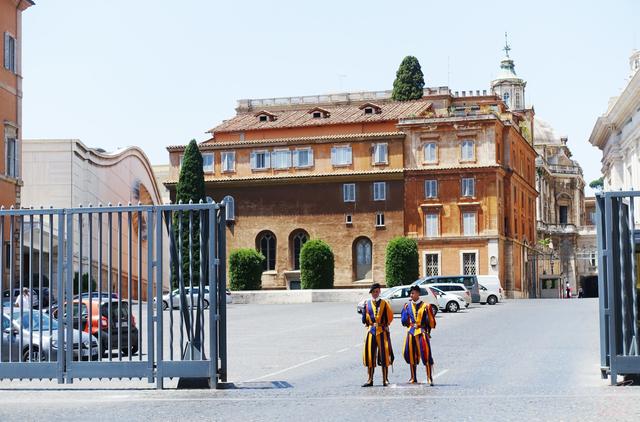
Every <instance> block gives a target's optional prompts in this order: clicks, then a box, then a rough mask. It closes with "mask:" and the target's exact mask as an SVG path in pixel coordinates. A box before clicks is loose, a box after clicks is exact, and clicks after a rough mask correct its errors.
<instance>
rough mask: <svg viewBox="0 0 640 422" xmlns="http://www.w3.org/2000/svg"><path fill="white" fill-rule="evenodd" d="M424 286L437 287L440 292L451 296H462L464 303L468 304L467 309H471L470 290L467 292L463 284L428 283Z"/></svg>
mask: <svg viewBox="0 0 640 422" xmlns="http://www.w3.org/2000/svg"><path fill="white" fill-rule="evenodd" d="M423 286H428V287H437V288H438V289H439V290H441V291H443V292H445V293H449V294H453V295H456V296H460V297H461V298H462V299H464V301H465V302H466V304H467V305H466V306H465V307H466V308H467V307H469V305H470V304H471V292H469V290H467V288H466V287H465V286H464V284H461V283H428V284H423Z"/></svg>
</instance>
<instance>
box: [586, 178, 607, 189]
mask: <svg viewBox="0 0 640 422" xmlns="http://www.w3.org/2000/svg"><path fill="white" fill-rule="evenodd" d="M589 187H590V188H591V189H595V190H602V188H604V177H600V178H599V179H595V180H592V181H591V183H589Z"/></svg>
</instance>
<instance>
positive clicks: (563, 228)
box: [538, 221, 578, 234]
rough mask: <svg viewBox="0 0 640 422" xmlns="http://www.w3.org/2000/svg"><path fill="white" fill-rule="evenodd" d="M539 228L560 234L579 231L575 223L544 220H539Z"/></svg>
mask: <svg viewBox="0 0 640 422" xmlns="http://www.w3.org/2000/svg"><path fill="white" fill-rule="evenodd" d="M538 230H539V231H546V232H550V233H558V234H562V233H577V232H578V228H577V227H576V225H575V224H549V223H543V222H542V221H538Z"/></svg>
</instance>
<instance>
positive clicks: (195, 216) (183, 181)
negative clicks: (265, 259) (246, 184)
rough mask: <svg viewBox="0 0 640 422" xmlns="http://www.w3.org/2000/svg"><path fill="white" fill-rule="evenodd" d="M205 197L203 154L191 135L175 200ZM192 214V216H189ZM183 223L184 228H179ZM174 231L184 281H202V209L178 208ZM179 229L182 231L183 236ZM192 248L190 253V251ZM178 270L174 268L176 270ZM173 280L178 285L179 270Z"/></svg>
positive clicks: (185, 200) (174, 218) (183, 200)
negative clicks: (199, 210) (180, 255)
mask: <svg viewBox="0 0 640 422" xmlns="http://www.w3.org/2000/svg"><path fill="white" fill-rule="evenodd" d="M200 200H202V201H204V200H205V191H204V171H203V169H202V154H200V150H199V149H198V143H197V142H196V140H195V139H192V140H191V142H189V145H187V148H186V149H185V150H184V156H183V157H182V166H181V168H180V178H179V179H178V185H177V186H176V202H177V203H180V202H182V203H183V204H188V203H189V202H190V201H191V202H193V203H194V204H197V203H199V202H200ZM190 214H191V218H190ZM190 222H191V247H190V246H189V237H190V236H189V224H190ZM180 225H182V231H179V230H180ZM173 233H174V236H175V242H176V247H180V243H179V242H180V238H181V240H182V247H181V248H180V251H181V254H182V279H183V280H184V285H185V286H189V285H191V284H194V285H195V284H198V283H199V282H200V216H199V212H197V211H192V212H186V211H177V212H175V213H174V216H173ZM178 233H181V236H180V238H179V237H178V235H177V234H178ZM189 252H191V255H190V254H189ZM174 272H175V271H174ZM171 280H172V284H173V286H174V287H177V286H178V280H179V274H172V277H171Z"/></svg>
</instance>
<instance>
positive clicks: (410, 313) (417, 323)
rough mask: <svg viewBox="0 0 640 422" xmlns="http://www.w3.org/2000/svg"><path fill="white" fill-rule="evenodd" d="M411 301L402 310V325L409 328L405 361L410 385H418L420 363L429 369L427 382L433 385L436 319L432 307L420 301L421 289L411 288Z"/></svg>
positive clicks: (405, 342) (405, 345) (405, 347)
mask: <svg viewBox="0 0 640 422" xmlns="http://www.w3.org/2000/svg"><path fill="white" fill-rule="evenodd" d="M409 296H410V298H411V300H410V301H409V303H407V304H405V305H404V308H402V325H404V326H405V327H407V335H406V338H405V341H404V360H405V361H406V362H407V363H408V364H409V368H410V370H411V378H410V379H409V383H410V384H416V383H418V376H417V374H416V369H417V366H418V364H419V363H420V361H422V363H423V364H424V365H425V367H426V369H427V382H428V383H429V384H431V385H433V354H432V353H431V340H430V337H431V330H432V329H433V328H436V318H435V316H434V315H433V312H432V310H431V305H429V304H428V303H425V302H423V301H421V300H420V287H418V286H411V289H410V291H409Z"/></svg>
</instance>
